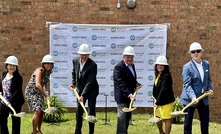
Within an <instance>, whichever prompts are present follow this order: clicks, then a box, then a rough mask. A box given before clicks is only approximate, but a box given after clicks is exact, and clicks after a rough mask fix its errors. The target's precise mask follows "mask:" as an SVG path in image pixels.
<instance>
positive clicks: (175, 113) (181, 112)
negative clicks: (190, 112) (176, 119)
mask: <svg viewBox="0 0 221 134" xmlns="http://www.w3.org/2000/svg"><path fill="white" fill-rule="evenodd" d="M185 114H187V113H185V112H183V111H175V112H172V113H171V115H173V116H178V115H185Z"/></svg>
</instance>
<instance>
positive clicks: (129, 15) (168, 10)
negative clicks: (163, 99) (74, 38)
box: [0, 0, 221, 122]
mask: <svg viewBox="0 0 221 134" xmlns="http://www.w3.org/2000/svg"><path fill="white" fill-rule="evenodd" d="M46 21H54V22H63V23H76V24H160V23H169V24H170V28H169V29H168V43H167V45H168V47H167V57H168V62H169V64H170V67H171V72H172V75H173V80H174V92H175V93H176V94H177V95H180V93H181V89H182V75H181V73H182V66H183V65H184V64H185V63H186V62H187V61H189V60H190V56H189V55H188V53H187V52H188V49H189V45H190V44H191V43H192V42H194V41H197V42H199V43H201V44H202V46H203V48H204V49H205V52H204V57H203V58H204V59H206V60H209V61H210V64H211V77H212V80H213V84H212V85H213V89H214V90H215V93H214V95H213V96H212V97H210V109H211V118H210V119H211V121H216V122H221V114H220V113H221V108H220V104H221V97H220V95H221V91H220V90H219V89H220V88H221V82H220V80H219V78H220V77H221V67H220V65H221V59H220V57H219V56H220V54H221V51H220V48H221V45H220V44H219V43H220V42H221V27H220V26H221V3H220V1H219V0H202V1H199V2H197V1H196V0H137V1H136V7H135V8H134V9H128V8H127V6H126V0H120V8H117V0H1V1H0V50H1V56H0V63H2V64H0V71H1V72H2V71H3V70H4V69H5V67H4V64H3V62H4V61H5V59H6V58H7V57H8V55H15V56H16V57H17V58H18V59H19V64H20V66H19V71H20V73H21V74H22V76H23V79H24V83H23V84H24V86H23V88H25V85H26V84H27V82H28V80H29V77H30V75H31V73H32V71H33V70H34V69H35V68H36V67H37V66H40V62H41V58H42V57H43V55H45V54H47V53H48V52H49V29H48V28H47V27H45V24H46ZM24 110H27V105H25V106H24Z"/></svg>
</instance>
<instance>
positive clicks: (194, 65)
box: [180, 42, 213, 134]
mask: <svg viewBox="0 0 221 134" xmlns="http://www.w3.org/2000/svg"><path fill="white" fill-rule="evenodd" d="M203 51H204V50H203V48H202V47H201V45H200V44H199V43H197V42H194V43H192V44H191V45H190V49H189V54H190V56H191V58H192V60H191V61H189V62H188V63H186V64H185V65H184V66H183V73H182V76H183V89H182V94H181V97H180V102H181V103H182V104H183V105H184V106H186V105H188V104H189V103H190V102H195V104H194V105H193V106H191V107H189V108H187V109H186V110H185V112H187V114H186V115H185V120H184V134H192V121H193V115H194V111H195V109H197V110H198V114H199V118H200V124H201V125H200V127H201V134H208V133H209V130H208V129H209V128H208V127H209V103H208V97H205V98H203V99H201V100H198V99H197V98H198V97H199V96H201V95H202V94H203V93H205V92H207V91H208V92H211V94H212V93H213V90H212V86H211V79H210V65H209V62H208V61H206V60H202V59H201V58H202V55H203ZM193 133H194V132H193Z"/></svg>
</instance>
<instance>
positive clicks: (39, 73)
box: [25, 54, 54, 134]
mask: <svg viewBox="0 0 221 134" xmlns="http://www.w3.org/2000/svg"><path fill="white" fill-rule="evenodd" d="M41 63H42V67H39V68H37V69H36V70H35V71H34V72H33V74H32V75H31V78H30V80H29V83H28V84H27V86H26V90H25V96H26V100H27V103H28V106H29V111H31V112H34V115H33V117H32V128H33V132H32V134H42V132H41V125H42V122H43V116H44V112H43V111H44V109H45V107H44V97H45V98H46V99H47V100H48V99H49V96H48V95H47V94H46V90H45V89H46V88H45V86H46V84H47V82H48V81H49V77H50V74H51V73H52V69H53V67H54V59H53V57H52V56H51V55H49V54H48V55H45V56H44V57H43V59H42V62H41Z"/></svg>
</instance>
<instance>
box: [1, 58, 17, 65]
mask: <svg viewBox="0 0 221 134" xmlns="http://www.w3.org/2000/svg"><path fill="white" fill-rule="evenodd" d="M4 63H5V64H11V65H16V66H18V59H17V58H16V57H15V56H9V57H8V58H7V59H6V61H5V62H4Z"/></svg>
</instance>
